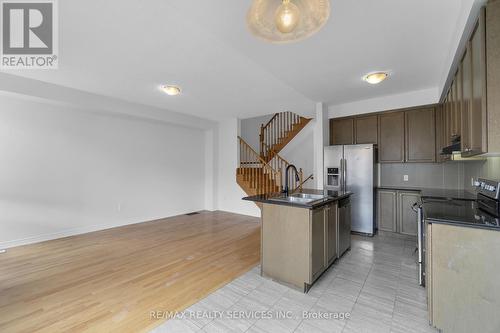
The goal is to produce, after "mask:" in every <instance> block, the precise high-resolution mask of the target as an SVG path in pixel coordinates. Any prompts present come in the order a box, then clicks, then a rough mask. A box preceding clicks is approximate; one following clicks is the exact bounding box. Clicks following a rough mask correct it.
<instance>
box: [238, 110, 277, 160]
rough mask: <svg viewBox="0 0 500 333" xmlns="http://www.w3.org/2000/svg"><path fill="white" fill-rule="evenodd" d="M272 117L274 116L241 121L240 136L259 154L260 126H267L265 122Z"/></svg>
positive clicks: (269, 115)
mask: <svg viewBox="0 0 500 333" xmlns="http://www.w3.org/2000/svg"><path fill="white" fill-rule="evenodd" d="M273 115H274V114H268V115H265V116H261V117H255V118H247V119H242V120H241V131H240V136H241V137H242V138H243V140H245V141H246V142H247V143H248V144H249V145H250V147H252V148H253V149H255V151H256V152H260V146H259V145H260V142H259V135H260V126H261V125H262V124H264V125H265V124H267V122H268V121H269V120H270V119H271V118H272V117H273Z"/></svg>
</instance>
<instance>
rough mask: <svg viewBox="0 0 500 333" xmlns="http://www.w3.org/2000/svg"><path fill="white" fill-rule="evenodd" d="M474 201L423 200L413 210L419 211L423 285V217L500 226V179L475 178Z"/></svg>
mask: <svg viewBox="0 0 500 333" xmlns="http://www.w3.org/2000/svg"><path fill="white" fill-rule="evenodd" d="M475 186H476V189H477V195H476V199H475V200H465V199H464V200H457V199H455V200H453V199H436V198H429V199H426V198H424V199H422V202H420V203H415V204H414V205H413V209H414V210H416V211H417V212H418V214H417V216H418V233H417V236H418V237H417V247H418V262H417V265H418V279H419V284H420V285H422V286H425V264H426V263H425V252H426V249H425V237H426V235H425V230H426V219H428V218H430V219H434V220H442V221H447V222H449V223H457V224H482V225H484V226H500V182H499V181H493V180H487V179H478V181H477V182H476V183H475Z"/></svg>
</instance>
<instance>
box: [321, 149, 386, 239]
mask: <svg viewBox="0 0 500 333" xmlns="http://www.w3.org/2000/svg"><path fill="white" fill-rule="evenodd" d="M375 160H376V159H375V146H374V145H372V144H360V145H333V146H327V147H325V149H324V189H325V190H334V191H350V192H352V195H351V207H352V209H351V231H352V232H354V233H360V234H364V235H369V236H373V234H374V233H375V231H376V228H377V226H376V222H375V209H374V202H375V197H374V196H375V191H374V187H375V186H376V184H377V173H376V169H375V164H374V163H375Z"/></svg>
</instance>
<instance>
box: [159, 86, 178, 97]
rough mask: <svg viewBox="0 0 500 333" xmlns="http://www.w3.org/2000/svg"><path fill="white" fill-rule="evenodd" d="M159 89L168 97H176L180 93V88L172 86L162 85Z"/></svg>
mask: <svg viewBox="0 0 500 333" xmlns="http://www.w3.org/2000/svg"><path fill="white" fill-rule="evenodd" d="M160 89H161V90H162V91H163V92H164V93H165V94H167V95H169V96H177V95H179V94H180V93H181V88H179V87H177V86H172V85H163V86H161V87H160Z"/></svg>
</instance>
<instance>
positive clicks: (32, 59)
mask: <svg viewBox="0 0 500 333" xmlns="http://www.w3.org/2000/svg"><path fill="white" fill-rule="evenodd" d="M0 4H1V17H2V25H1V28H2V42H1V44H2V53H1V57H2V61H1V68H2V69H31V68H54V69H55V68H57V65H58V61H57V60H58V54H57V53H58V45H57V42H58V40H57V37H58V36H57V11H56V3H55V0H43V1H42V0H37V1H22V0H18V1H16V0H0Z"/></svg>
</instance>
